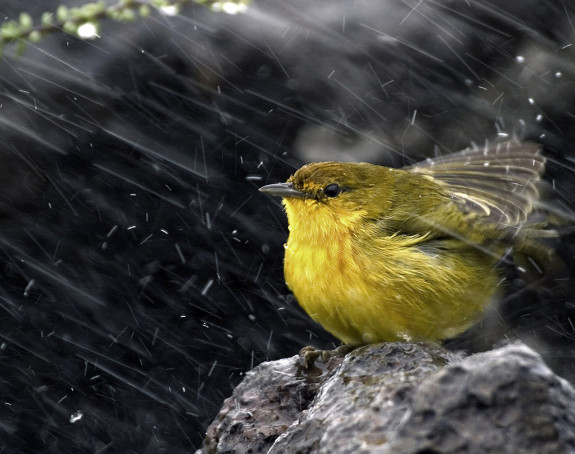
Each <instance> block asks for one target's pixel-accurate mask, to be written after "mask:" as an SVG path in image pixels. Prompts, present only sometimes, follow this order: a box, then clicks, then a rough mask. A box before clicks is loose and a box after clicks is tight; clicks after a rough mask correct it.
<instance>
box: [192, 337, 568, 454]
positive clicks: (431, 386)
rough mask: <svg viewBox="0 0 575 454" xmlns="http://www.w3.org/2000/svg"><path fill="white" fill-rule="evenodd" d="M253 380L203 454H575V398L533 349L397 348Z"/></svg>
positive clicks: (279, 369)
mask: <svg viewBox="0 0 575 454" xmlns="http://www.w3.org/2000/svg"><path fill="white" fill-rule="evenodd" d="M317 364H318V366H322V367H323V368H321V369H320V368H315V369H313V370H312V371H310V372H306V371H304V370H303V369H302V368H301V364H300V361H299V359H298V358H297V357H293V358H288V359H283V360H280V361H276V362H270V363H264V364H262V365H260V366H258V367H257V368H255V369H254V370H253V371H252V372H250V373H249V374H248V376H246V378H245V380H244V381H243V382H242V383H241V384H240V385H239V386H238V387H237V388H236V390H235V391H234V394H233V395H232V397H230V398H229V399H227V400H226V402H225V403H224V407H223V408H222V411H221V412H220V414H219V415H218V417H217V418H216V420H215V421H214V422H213V423H212V425H211V426H210V428H209V429H208V433H207V437H206V440H205V442H204V446H203V448H202V450H201V451H198V452H203V453H244V452H246V453H247V452H269V453H270V454H279V453H286V454H287V453H290V454H291V453H330V454H332V453H334V454H335V453H386V454H387V453H389V454H391V453H393V454H396V453H406V454H409V453H414V454H415V453H418V454H424V453H425V454H439V453H445V454H447V453H470V454H472V453H478V454H479V453H481V454H485V453H498V454H505V453H513V454H521V453H541V454H546V453H571V452H573V453H575V391H574V390H573V388H571V386H570V385H569V384H568V383H567V382H566V381H565V380H563V379H561V378H560V377H557V376H556V375H554V374H553V372H551V370H550V369H549V368H548V367H547V366H546V365H545V364H544V363H543V362H542V360H541V358H540V356H539V355H538V354H537V353H535V352H534V351H533V350H531V349H530V348H528V347H527V346H525V345H523V344H511V345H508V346H505V347H503V348H500V349H497V350H493V351H490V352H487V353H481V354H476V355H473V356H470V357H467V358H463V357H462V356H458V355H455V354H453V353H451V352H448V351H446V350H444V349H442V348H441V347H437V346H429V345H424V344H401V343H389V344H379V345H370V346H367V347H363V348H360V349H357V350H355V351H353V352H352V353H350V354H349V355H347V356H346V358H345V359H344V360H343V361H342V360H341V359H335V360H332V361H330V363H329V364H328V365H327V366H325V365H323V364H322V363H321V362H318V363H317Z"/></svg>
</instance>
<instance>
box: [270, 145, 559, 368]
mask: <svg viewBox="0 0 575 454" xmlns="http://www.w3.org/2000/svg"><path fill="white" fill-rule="evenodd" d="M544 169H545V158H544V157H543V156H542V155H541V154H540V146H539V145H537V144H534V143H519V142H505V143H500V144H497V145H491V146H486V147H482V148H473V149H468V150H464V151H462V152H459V153H456V154H452V155H449V156H445V157H439V158H436V159H428V160H427V161H424V162H422V163H419V164H416V165H413V166H410V167H405V168H403V169H394V168H389V167H383V166H378V165H373V164H367V163H343V162H320V163H312V164H308V165H305V166H303V167H302V168H300V169H299V170H298V171H297V172H295V174H293V175H292V176H291V177H290V178H289V179H288V180H287V182H286V183H278V184H270V185H267V186H263V187H262V188H260V191H262V192H265V193H267V194H270V195H274V196H280V197H282V198H283V205H284V207H285V210H286V212H287V217H288V223H289V238H288V240H287V244H286V245H285V262H284V272H285V280H286V283H287V285H288V287H289V288H290V289H291V291H292V292H293V293H294V295H295V297H296V299H297V300H298V302H299V304H300V305H301V306H302V307H303V308H304V310H305V311H306V312H307V313H308V314H309V315H310V317H311V318H312V319H314V320H315V321H317V322H319V323H320V324H321V325H322V326H323V327H324V328H325V329H326V330H327V331H329V332H330V333H332V334H333V335H334V336H336V337H337V338H339V339H340V340H341V341H343V342H344V343H345V344H348V345H352V346H357V345H362V344H366V343H374V342H382V341H438V340H442V339H446V338H450V337H453V336H455V335H457V334H459V333H461V332H463V331H465V330H466V329H467V328H469V327H470V326H471V325H473V324H474V323H475V322H476V321H478V319H479V318H480V317H481V315H482V313H483V312H484V310H485V308H486V307H487V306H488V305H489V303H490V302H491V300H492V299H493V298H494V297H495V296H497V294H498V293H499V292H500V289H501V287H502V278H501V275H500V270H499V269H498V267H497V264H498V262H499V261H500V260H501V259H502V257H503V256H504V255H505V254H506V251H508V249H509V248H513V252H514V254H519V255H521V254H524V255H528V256H531V257H534V259H535V260H536V261H538V262H539V261H545V260H548V259H549V254H550V252H549V249H548V248H546V247H545V246H543V245H542V244H541V243H539V242H538V241H537V238H538V237H541V236H546V235H547V236H549V231H546V230H542V225H541V224H537V225H535V224H534V223H532V222H530V219H529V218H528V217H529V214H530V213H531V212H532V211H533V209H534V207H535V206H536V205H537V202H538V199H539V191H538V184H537V183H538V181H539V180H540V177H541V175H542V173H543V172H544ZM302 352H304V353H306V352H307V353H309V350H306V349H304V351H302ZM317 356H319V354H316V355H315V357H314V356H312V357H310V358H306V364H307V360H309V359H311V361H312V362H313V360H315V358H316V357H317Z"/></svg>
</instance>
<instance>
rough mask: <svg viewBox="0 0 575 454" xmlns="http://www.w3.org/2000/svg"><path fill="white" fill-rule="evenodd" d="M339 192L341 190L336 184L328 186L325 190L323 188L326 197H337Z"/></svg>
mask: <svg viewBox="0 0 575 454" xmlns="http://www.w3.org/2000/svg"><path fill="white" fill-rule="evenodd" d="M340 192H341V188H340V187H339V184H337V183H331V184H328V185H327V186H326V187H325V188H323V193H324V194H325V195H326V196H328V197H337V196H338V195H339V193H340Z"/></svg>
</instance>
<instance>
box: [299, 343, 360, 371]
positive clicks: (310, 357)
mask: <svg viewBox="0 0 575 454" xmlns="http://www.w3.org/2000/svg"><path fill="white" fill-rule="evenodd" d="M358 347H361V344H344V345H340V346H339V347H337V348H334V349H333V350H320V349H319V348H315V347H311V346H308V347H304V348H302V349H301V350H300V351H299V356H301V358H302V360H303V366H304V368H305V369H311V368H312V367H313V366H314V363H315V362H316V360H317V359H318V358H320V357H321V360H322V361H323V362H324V363H327V362H328V361H329V360H330V359H331V358H333V357H334V356H342V357H343V356H345V355H347V354H348V353H349V352H351V351H352V350H355V349H356V348H358Z"/></svg>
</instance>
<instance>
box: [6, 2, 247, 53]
mask: <svg viewBox="0 0 575 454" xmlns="http://www.w3.org/2000/svg"><path fill="white" fill-rule="evenodd" d="M250 1H251V0H224V1H219V0H143V1H142V0H120V1H119V2H118V3H116V4H114V5H109V4H107V3H106V2H105V1H98V2H92V3H86V4H85V5H82V6H78V7H70V8H69V7H67V6H65V5H60V6H59V7H58V8H57V10H56V11H55V12H45V13H43V14H42V16H41V17H40V20H39V21H38V20H34V18H33V17H32V16H31V15H30V14H29V13H27V12H22V13H20V17H19V18H18V20H17V21H16V20H11V19H9V18H7V20H6V22H5V23H4V24H2V25H1V26H0V51H2V50H3V49H4V47H5V46H6V45H7V44H11V43H17V53H19V54H21V53H22V52H24V50H25V49H26V44H27V43H28V42H38V41H40V40H41V39H42V38H43V37H44V36H45V35H47V34H49V33H53V32H61V31H64V32H66V33H69V34H71V35H74V36H77V37H79V38H81V39H94V38H98V37H99V28H100V21H101V20H102V19H112V20H115V21H119V22H133V21H135V20H136V19H137V18H145V17H148V16H149V15H150V14H151V13H152V11H153V10H156V11H158V12H159V13H160V14H164V15H168V16H174V15H176V14H178V13H179V11H180V10H181V9H182V8H183V7H184V6H185V5H187V4H191V3H194V4H199V5H202V6H205V7H207V8H210V9H211V10H212V11H215V12H225V13H228V14H236V13H242V12H244V11H245V10H246V9H247V7H248V4H249V3H250Z"/></svg>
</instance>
